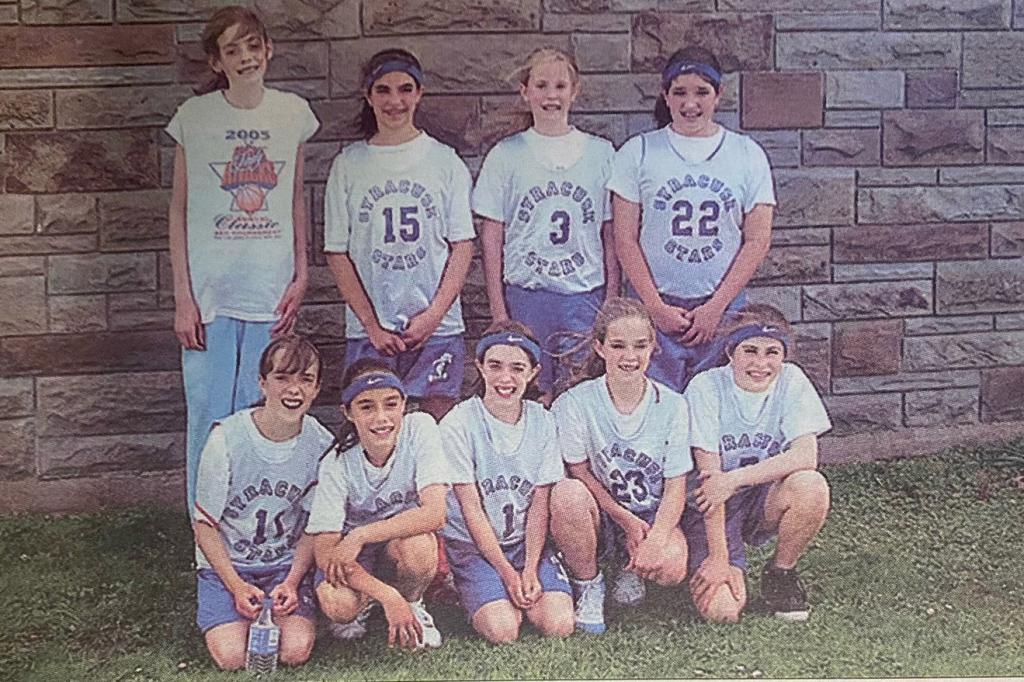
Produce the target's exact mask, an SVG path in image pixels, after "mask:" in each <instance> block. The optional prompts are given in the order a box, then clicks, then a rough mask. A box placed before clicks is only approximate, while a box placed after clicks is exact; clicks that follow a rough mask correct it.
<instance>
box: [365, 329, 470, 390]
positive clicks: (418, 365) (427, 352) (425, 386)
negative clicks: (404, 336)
mask: <svg viewBox="0 0 1024 682" xmlns="http://www.w3.org/2000/svg"><path fill="white" fill-rule="evenodd" d="M363 358H373V359H375V360H380V361H381V362H383V363H384V364H385V365H387V366H388V367H390V368H391V371H393V372H394V373H395V374H397V375H398V378H400V379H401V380H402V383H403V384H405V390H406V391H407V392H408V394H409V396H410V397H414V398H429V397H431V396H443V397H445V398H458V397H459V395H460V393H461V391H462V379H463V377H464V376H465V373H466V343H465V341H463V339H462V335H461V334H456V335H454V336H431V337H430V338H429V339H427V341H426V343H424V344H423V345H422V346H420V347H419V348H417V349H416V350H409V351H405V352H404V353H399V354H398V355H394V356H392V357H388V356H386V355H382V354H381V353H379V352H378V351H377V349H376V348H374V347H373V344H372V343H370V340H369V339H347V340H346V341H345V367H346V368H347V367H349V365H351V364H353V363H354V362H356V360H361V359H363Z"/></svg>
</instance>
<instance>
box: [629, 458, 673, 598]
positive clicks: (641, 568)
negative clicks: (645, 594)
mask: <svg viewBox="0 0 1024 682" xmlns="http://www.w3.org/2000/svg"><path fill="white" fill-rule="evenodd" d="M685 506H686V475H685V474H683V475H680V476H673V477H672V478H666V479H665V489H664V491H663V492H662V495H661V504H660V505H659V506H658V511H657V513H656V514H655V516H654V523H653V524H651V529H650V530H649V531H648V532H647V537H646V538H644V541H643V542H641V543H640V546H639V547H638V548H637V551H636V553H635V554H634V555H633V556H631V557H630V559H629V564H628V565H627V566H626V568H627V569H630V570H633V571H636V573H637V575H639V576H640V577H641V578H648V579H654V575H655V574H656V573H657V572H658V571H660V570H661V568H662V557H663V554H664V548H665V547H666V546H667V545H668V538H669V534H670V533H671V532H672V529H673V528H675V527H676V526H678V525H679V519H680V518H681V517H682V515H683V507H685Z"/></svg>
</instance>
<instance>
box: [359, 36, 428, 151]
mask: <svg viewBox="0 0 1024 682" xmlns="http://www.w3.org/2000/svg"><path fill="white" fill-rule="evenodd" d="M393 61H398V62H405V63H406V64H408V65H409V66H410V67H412V68H414V69H416V71H418V72H422V71H423V66H422V65H421V64H420V60H418V59H416V55H414V54H413V53H412V52H409V51H408V50H403V49H402V48H399V47H392V48H388V49H386V50H381V51H380V52H378V53H377V54H375V55H373V56H372V57H370V58H369V59H368V60H367V61H366V63H365V64H363V68H362V72H361V73H360V74H359V87H360V88H362V94H363V107H362V109H360V110H359V113H358V114H357V115H356V118H355V121H354V123H355V126H356V128H358V129H359V132H361V133H362V134H363V138H364V139H367V140H369V139H370V138H371V137H373V136H374V135H376V134H377V117H376V116H374V115H373V107H371V106H370V103H369V102H367V101H366V97H365V96H366V95H368V94H370V88H372V87H373V83H372V82H371V83H369V84H367V82H366V81H367V80H368V79H369V78H371V77H372V75H373V72H374V71H376V70H377V68H378V67H379V66H381V65H382V64H386V63H387V62H393ZM416 87H417V89H419V88H420V87H422V85H421V84H420V83H419V82H418V81H417V84H416Z"/></svg>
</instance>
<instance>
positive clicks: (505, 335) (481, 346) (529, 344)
mask: <svg viewBox="0 0 1024 682" xmlns="http://www.w3.org/2000/svg"><path fill="white" fill-rule="evenodd" d="M491 346H515V347H516V348H520V349H522V350H523V351H524V352H525V353H526V354H527V355H529V356H530V357H531V358H533V362H534V364H540V346H539V345H537V342H536V341H532V340H531V339H528V338H526V337H525V336H523V335H522V334H517V333H515V332H494V333H492V334H488V335H487V336H485V337H483V338H482V339H480V341H479V342H478V343H477V344H476V359H477V360H480V361H481V362H482V361H483V359H484V355H485V354H486V353H487V350H488V349H489V348H491Z"/></svg>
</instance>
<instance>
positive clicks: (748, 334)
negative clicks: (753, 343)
mask: <svg viewBox="0 0 1024 682" xmlns="http://www.w3.org/2000/svg"><path fill="white" fill-rule="evenodd" d="M756 336H766V337H768V338H769V339H775V340H776V341H778V342H779V343H781V344H782V348H783V350H785V351H786V352H787V353H788V352H789V336H788V335H787V334H785V333H784V332H783V331H782V330H781V329H779V328H778V327H776V326H773V325H770V324H765V325H760V324H748V325H744V326H742V327H740V328H739V329H737V330H735V331H733V332H732V333H731V334H729V349H730V350H732V349H733V348H735V347H736V346H738V345H740V344H741V343H743V342H744V341H746V340H747V339H752V338H754V337H756Z"/></svg>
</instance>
